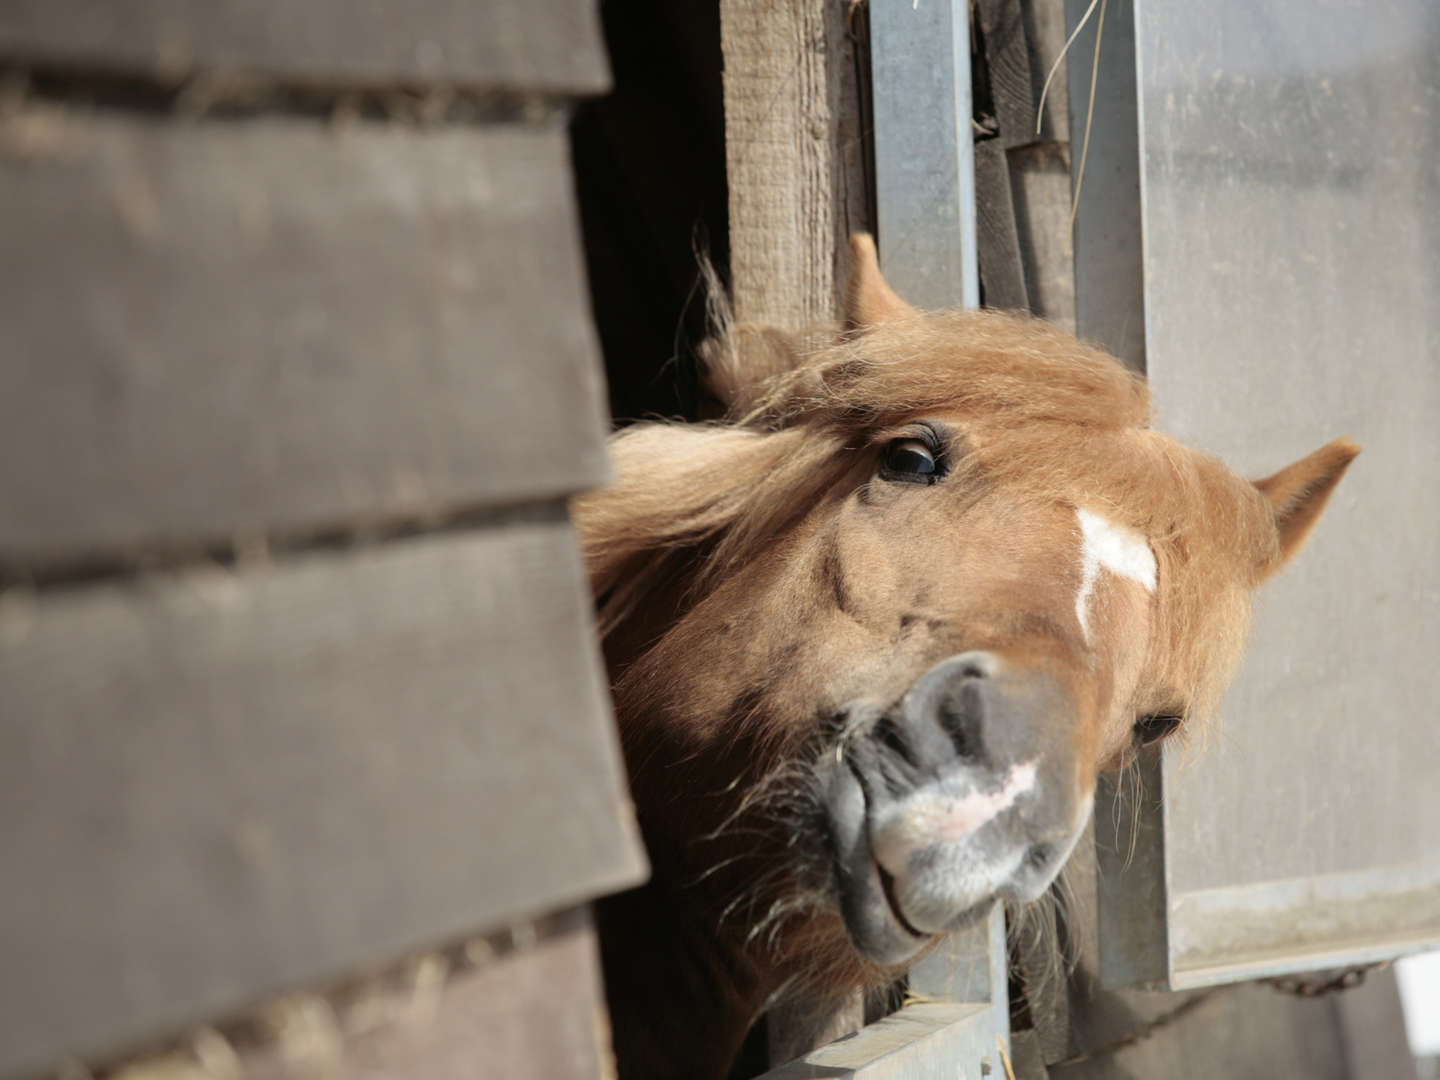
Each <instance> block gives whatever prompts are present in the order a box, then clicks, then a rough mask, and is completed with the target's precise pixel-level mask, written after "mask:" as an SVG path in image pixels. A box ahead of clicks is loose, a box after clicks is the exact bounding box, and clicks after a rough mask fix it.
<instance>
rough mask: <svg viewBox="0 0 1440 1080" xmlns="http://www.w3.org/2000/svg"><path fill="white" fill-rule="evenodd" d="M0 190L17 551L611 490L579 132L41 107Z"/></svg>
mask: <svg viewBox="0 0 1440 1080" xmlns="http://www.w3.org/2000/svg"><path fill="white" fill-rule="evenodd" d="M482 6H483V5H482ZM0 205H3V206H5V207H6V213H5V214H3V215H0V249H3V250H4V252H5V255H6V258H5V260H4V263H3V266H0V325H3V326H4V327H5V333H4V335H3V337H0V507H4V513H3V514H0V560H3V561H6V562H11V563H16V562H18V563H21V564H27V563H33V562H38V561H43V560H48V559H56V558H74V557H78V556H84V555H91V554H94V553H96V552H108V551H111V550H114V549H120V548H127V547H138V546H142V545H176V544H187V543H191V542H195V541H217V540H227V539H230V538H232V537H234V536H236V535H237V534H243V535H253V534H256V533H266V532H276V531H286V530H304V529H311V528H323V527H330V526H334V525H337V524H342V523H353V522H355V521H356V520H357V519H359V520H360V521H361V523H363V522H364V521H367V520H374V519H381V520H384V519H388V518H393V517H395V516H403V515H411V514H429V513H434V512H444V511H446V510H448V509H451V508H456V507H475V506H484V505H490V504H497V503H505V502H510V501H515V500H519V499H529V498H547V497H554V496H557V495H563V494H567V493H569V492H572V491H575V490H577V489H580V488H585V487H590V486H593V485H595V484H596V483H598V482H600V481H602V480H603V479H604V478H605V476H606V466H605V450H604V430H605V426H606V425H605V419H604V415H603V414H604V404H603V402H604V391H603V389H602V387H601V385H600V375H599V370H598V364H597V362H596V356H595V351H596V350H595V344H594V341H593V335H592V328H591V325H590V321H589V314H588V306H587V305H588V300H587V294H586V291H585V287H584V282H583V276H582V271H581V268H580V264H579V250H578V236H577V227H576V220H575V211H574V207H573V200H572V194H571V179H570V173H569V155H568V147H567V143H566V137H565V132H564V131H563V130H560V129H554V128H542V129H529V128H521V127H516V126H508V127H495V128H464V129H446V130H442V131H427V132H421V131H416V130H402V129H398V128H393V127H380V126H372V125H365V124H362V125H358V126H357V127H355V128H353V129H347V130H343V131H335V130H330V129H328V128H326V127H325V126H324V125H321V124H318V123H314V122H300V121H291V120H278V119H268V120H255V121H239V122H225V123H219V122H217V123H200V124H188V125H187V124H178V123H174V122H167V121H165V120H163V119H159V118H153V117H139V116H132V117H121V116H117V115H111V114H82V113H74V112H71V113H66V112H61V111H58V110H54V109H29V110H26V111H23V112H21V113H19V114H17V115H13V116H10V117H9V118H8V119H3V120H0Z"/></svg>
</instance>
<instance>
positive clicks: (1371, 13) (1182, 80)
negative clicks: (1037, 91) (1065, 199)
mask: <svg viewBox="0 0 1440 1080" xmlns="http://www.w3.org/2000/svg"><path fill="white" fill-rule="evenodd" d="M1085 6H1086V5H1085V4H1084V3H1081V2H1079V0H1070V3H1069V12H1070V15H1071V19H1072V23H1073V20H1074V18H1075V16H1076V15H1077V14H1078V13H1079V12H1080V11H1083V9H1084V7H1085ZM1108 6H1109V19H1108V20H1107V23H1106V27H1105V33H1104V39H1103V41H1104V52H1103V53H1102V56H1101V63H1100V68H1099V71H1100V82H1099V87H1098V89H1097V100H1096V102H1095V106H1094V111H1093V130H1092V134H1091V145H1090V153H1089V159H1088V164H1087V170H1086V175H1085V179H1084V183H1083V187H1082V195H1081V200H1080V208H1079V216H1078V221H1077V227H1076V276H1077V307H1078V311H1077V316H1078V323H1079V329H1080V333H1081V335H1082V336H1085V337H1090V338H1093V339H1098V340H1099V341H1101V342H1102V343H1103V344H1106V345H1107V346H1109V347H1110V348H1111V349H1112V350H1114V351H1117V352H1119V353H1120V354H1122V355H1123V356H1125V358H1126V359H1127V361H1129V362H1131V363H1132V364H1134V365H1135V366H1137V367H1140V368H1142V369H1148V370H1147V373H1148V377H1149V380H1150V383H1151V385H1152V387H1154V389H1155V391H1156V397H1157V401H1158V403H1159V407H1160V410H1161V413H1160V416H1159V426H1160V427H1161V428H1162V429H1164V430H1168V431H1170V432H1172V433H1174V434H1176V435H1178V436H1180V437H1181V438H1183V439H1185V440H1186V441H1187V442H1191V443H1197V444H1199V445H1202V446H1205V447H1207V448H1209V449H1213V450H1215V451H1217V452H1219V453H1221V454H1222V456H1224V457H1226V458H1227V459H1228V460H1230V461H1232V462H1233V463H1235V464H1237V465H1238V466H1239V467H1240V468H1241V469H1242V470H1244V471H1246V472H1248V473H1250V474H1251V475H1263V474H1264V473H1266V472H1269V471H1273V470H1274V469H1275V468H1277V467H1279V466H1281V465H1283V464H1285V463H1286V462H1287V461H1289V460H1293V459H1294V458H1295V457H1298V456H1300V455H1301V454H1303V453H1304V452H1307V451H1309V450H1312V449H1314V448H1315V447H1317V446H1319V445H1320V444H1321V443H1323V442H1324V441H1326V440H1327V439H1329V438H1331V437H1333V436H1335V435H1339V434H1342V433H1346V434H1350V435H1352V436H1354V437H1356V438H1357V439H1358V440H1359V441H1360V442H1361V443H1362V444H1363V445H1365V446H1366V450H1365V453H1364V454H1362V455H1361V458H1360V459H1359V461H1358V462H1357V464H1356V467H1355V468H1354V469H1353V470H1352V472H1351V475H1350V476H1349V477H1347V479H1346V481H1345V483H1344V485H1342V488H1341V491H1340V494H1339V497H1338V498H1337V500H1336V505H1335V506H1334V507H1333V508H1332V509H1331V510H1330V512H1329V514H1328V515H1327V518H1326V520H1325V521H1323V522H1322V523H1321V525H1320V528H1319V530H1318V531H1317V534H1316V536H1315V537H1314V539H1313V540H1312V541H1311V543H1310V545H1309V548H1308V549H1307V551H1306V552H1305V553H1304V555H1303V556H1302V557H1301V558H1300V559H1299V560H1298V561H1297V563H1296V564H1295V566H1293V567H1291V568H1289V569H1287V570H1286V571H1285V573H1284V575H1283V576H1282V577H1281V578H1280V579H1279V580H1277V581H1276V582H1275V583H1273V584H1270V585H1267V586H1266V588H1265V589H1264V591H1263V592H1262V594H1261V596H1260V604H1259V618H1258V620H1257V625H1256V627H1255V632H1254V635H1253V641H1252V645H1251V650H1250V653H1249V656H1248V658H1247V662H1246V669H1245V672H1244V673H1243V674H1242V676H1241V678H1240V679H1239V680H1238V681H1237V683H1236V686H1235V687H1234V689H1233V690H1232V692H1231V694H1230V695H1229V697H1228V698H1227V702H1226V705H1225V708H1224V710H1223V711H1224V714H1225V715H1224V726H1223V727H1222V728H1221V730H1220V734H1219V735H1218V736H1216V737H1213V738H1212V745H1210V746H1209V747H1208V748H1207V750H1206V753H1205V754H1204V755H1203V756H1200V755H1196V754H1193V753H1186V752H1180V753H1176V752H1172V751H1169V750H1167V751H1166V752H1165V753H1164V754H1163V755H1160V754H1155V755H1150V756H1147V757H1146V759H1145V760H1144V761H1142V763H1141V767H1140V772H1139V779H1140V781H1141V787H1142V789H1143V791H1144V795H1143V797H1142V798H1140V799H1139V800H1135V799H1133V798H1132V799H1129V800H1127V799H1125V798H1123V797H1122V793H1121V792H1118V791H1115V790H1114V789H1113V788H1112V789H1108V790H1107V789H1102V791H1101V792H1100V793H1099V795H1098V812H1097V816H1096V817H1097V820H1096V842H1097V848H1098V852H1097V854H1098V859H1099V867H1100V883H1101V892H1100V905H1099V915H1100V939H1101V974H1102V978H1103V979H1104V980H1105V982H1107V983H1108V984H1110V985H1112V986H1117V987H1118V986H1139V987H1148V988H1168V989H1173V990H1180V989H1189V988H1194V987H1200V986H1206V985H1211V984H1215V983H1222V982H1233V981H1240V980H1246V979H1255V978H1264V977H1270V976H1275V975H1281V974H1289V973H1297V972H1305V971H1311V970H1317V969H1329V968H1336V967H1344V966H1350V965H1358V964H1365V963H1369V962H1373V961H1379V960H1385V959H1389V958H1391V957H1394V956H1397V955H1401V954H1403V953H1406V952H1410V951H1414V950H1417V949H1420V948H1424V947H1427V946H1433V945H1435V944H1437V943H1440V826H1437V825H1436V824H1435V823H1436V822H1440V794H1437V793H1440V785H1437V784H1436V782H1435V777H1436V770H1437V767H1440V727H1437V725H1436V724H1435V722H1434V702H1435V701H1436V700H1437V698H1440V680H1437V669H1436V665H1435V664H1434V662H1433V658H1434V656H1436V655H1440V614H1437V612H1440V606H1437V600H1436V598H1437V596H1440V550H1437V544H1436V540H1435V535H1436V532H1437V530H1436V525H1437V522H1440V437H1437V434H1436V431H1437V427H1440V425H1436V423H1435V421H1436V419H1437V418H1440V359H1437V357H1440V319H1437V317H1436V315H1435V312H1434V304H1433V298H1434V296H1435V286H1436V284H1437V282H1440V226H1437V224H1436V222H1437V221H1440V168H1437V164H1436V162H1437V160H1440V107H1437V106H1436V104H1435V100H1436V96H1437V94H1440V77H1437V75H1436V73H1435V68H1434V65H1433V61H1432V60H1428V59H1427V58H1429V57H1433V56H1434V54H1435V47H1436V45H1437V44H1440V11H1437V10H1436V9H1435V7H1434V5H1433V4H1429V3H1426V2H1425V0H1387V2H1384V3H1369V2H1362V0H1348V2H1341V3H1338V4H1336V5H1330V6H1327V8H1326V9H1325V11H1323V12H1316V11H1315V10H1314V9H1313V8H1311V7H1310V6H1308V5H1296V6H1295V8H1294V10H1292V11H1289V12H1288V13H1287V11H1286V10H1285V9H1286V7H1287V5H1285V4H1279V5H1271V6H1269V7H1266V6H1261V7H1259V8H1257V7H1256V6H1255V5H1253V4H1245V3H1240V2H1239V0H1234V2H1231V0H1221V2H1219V3H1217V4H1210V5H1203V6H1200V7H1197V6H1195V5H1193V4H1189V3H1187V2H1184V0H1134V14H1133V20H1132V18H1131V12H1130V6H1131V5H1130V3H1129V0H1110V3H1109V5H1108ZM1093 34H1094V31H1093V27H1092V28H1090V29H1088V30H1087V31H1086V32H1084V33H1082V34H1081V35H1080V36H1079V37H1078V38H1077V40H1076V42H1075V45H1074V48H1073V51H1072V53H1071V58H1072V64H1071V84H1070V85H1071V121H1072V135H1073V140H1074V145H1076V146H1078V145H1079V143H1080V140H1081V139H1082V133H1083V130H1084V123H1085V112H1086V107H1087V101H1088V96H1089V79H1090V63H1089V58H1090V56H1091V51H1090V50H1091V47H1092V43H1093V41H1094V36H1093ZM1077 58H1078V59H1077ZM1081 60H1083V61H1084V62H1083V63H1082V62H1080V61H1081ZM1127 95H1130V97H1129V102H1133V104H1130V103H1129V102H1127ZM1142 237H1143V245H1142V244H1141V238H1142ZM1141 327H1143V331H1144V341H1143V343H1141V342H1139V341H1137V340H1136V336H1135V330H1136V329H1137V328H1141ZM1380 522H1383V523H1384V528H1383V530H1381V532H1380V533H1378V534H1377V529H1376V525H1377V523H1380ZM1427 657H1428V658H1429V659H1427ZM1112 807H1114V808H1115V809H1116V812H1115V813H1112V812H1111V809H1112Z"/></svg>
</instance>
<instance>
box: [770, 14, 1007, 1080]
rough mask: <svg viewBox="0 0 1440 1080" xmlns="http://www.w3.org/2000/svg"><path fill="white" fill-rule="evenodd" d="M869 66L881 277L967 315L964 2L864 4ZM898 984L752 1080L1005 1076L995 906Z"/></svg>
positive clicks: (971, 286)
mask: <svg viewBox="0 0 1440 1080" xmlns="http://www.w3.org/2000/svg"><path fill="white" fill-rule="evenodd" d="M870 63H871V74H872V83H873V86H874V110H875V200H876V211H877V215H878V230H877V231H878V234H879V235H878V241H879V248H880V261H881V265H882V266H883V267H884V270H885V276H886V279H887V280H888V281H889V282H890V284H891V285H892V286H893V287H894V288H895V289H896V291H898V292H899V293H900V294H901V295H902V296H904V297H905V298H906V299H908V300H910V301H911V302H912V303H916V304H919V305H921V306H924V307H955V306H957V305H958V306H963V307H977V306H979V303H980V275H979V266H978V262H977V249H976V229H975V159H974V143H973V136H972V133H971V128H970V115H971V104H970V24H969V4H968V3H967V0H940V2H937V0H920V2H915V0H908V2H907V0H875V2H873V3H872V4H871V7H870ZM916 102H925V103H926V107H925V108H916V107H915V103H916ZM909 985H910V992H911V994H912V995H913V996H914V997H916V998H921V999H930V1000H918V1001H915V1002H913V1003H912V1004H909V1005H906V1006H905V1007H904V1008H902V1009H900V1010H899V1011H898V1012H896V1013H894V1014H893V1015H891V1016H887V1017H885V1018H884V1019H882V1020H880V1021H878V1022H876V1023H874V1024H869V1025H867V1026H866V1027H864V1028H862V1029H861V1030H860V1031H859V1032H857V1033H856V1034H855V1035H852V1036H850V1037H849V1038H846V1039H841V1040H839V1041H837V1042H834V1043H831V1044H830V1045H828V1046H823V1047H821V1048H820V1049H818V1050H815V1051H813V1052H811V1053H809V1054H806V1055H805V1056H804V1057H802V1058H800V1059H799V1060H797V1061H793V1062H791V1063H789V1064H787V1065H782V1066H781V1067H779V1068H777V1069H773V1070H771V1071H770V1072H767V1073H765V1074H764V1077H763V1078H762V1080H800V1078H802V1077H821V1076H823V1077H846V1076H849V1077H865V1078H868V1080H881V1078H885V1077H905V1078H906V1080H928V1078H930V1077H934V1078H936V1080H940V1078H942V1077H943V1078H944V1080H966V1078H976V1080H978V1078H979V1077H982V1076H999V1075H1003V1073H1002V1070H1001V1061H1000V1060H998V1059H999V1056H1000V1055H1001V1054H1002V1053H1003V1054H1005V1055H1008V1054H1009V1052H1010V1005H1009V996H1008V986H1007V963H1006V948H1005V913H1004V910H1003V908H1002V907H1001V906H1000V905H998V904H997V905H996V906H995V907H994V908H993V909H992V910H991V912H990V914H989V916H988V917H987V918H986V919H985V920H983V921H982V922H981V923H979V924H978V925H977V926H975V927H974V928H972V929H971V930H969V931H966V932H964V933H960V934H954V935H951V936H950V938H948V939H947V940H946V941H944V942H942V943H941V945H940V947H939V948H937V949H936V950H935V951H934V952H933V953H931V954H930V955H929V956H928V957H926V958H925V959H924V960H922V961H921V962H920V963H918V964H917V965H916V966H915V967H914V969H913V970H912V971H911V973H910V981H909Z"/></svg>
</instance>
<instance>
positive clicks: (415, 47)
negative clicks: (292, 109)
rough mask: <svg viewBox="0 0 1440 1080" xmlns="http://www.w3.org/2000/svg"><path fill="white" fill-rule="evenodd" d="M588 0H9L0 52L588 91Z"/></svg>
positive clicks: (135, 68)
mask: <svg viewBox="0 0 1440 1080" xmlns="http://www.w3.org/2000/svg"><path fill="white" fill-rule="evenodd" d="M598 7H599V5H598V4H597V3H596V2H595V0H544V2H543V3H529V2H527V0H483V2H480V3H476V2H474V0H305V2H303V3H300V2H296V0H207V2H206V3H203V4H197V3H193V2H191V0H7V3H5V4H3V5H0V54H4V55H5V56H6V58H7V59H14V60H20V61H22V62H26V61H28V62H31V63H35V62H44V63H47V64H64V65H69V66H71V67H76V68H79V69H81V71H82V72H83V71H85V70H95V69H99V70H112V71H113V70H117V69H118V70H122V71H132V72H138V73H143V74H154V75H159V76H161V77H166V78H169V77H176V76H181V75H184V74H187V73H189V72H191V71H193V70H220V71H244V72H254V73H259V74H264V75H269V76H275V77H280V78H284V79H289V80H294V81H299V82H307V83H316V82H343V83H359V84H379V83H386V82H392V81H397V80H398V81H405V82H445V83H460V84H462V85H466V86H472V87H481V88H507V89H519V90H547V91H559V92H564V93H599V92H601V91H603V90H604V89H606V87H607V86H608V84H609V69H608V65H607V63H606V58H605V50H604V44H603V40H602V38H601V34H600V20H599V12H598Z"/></svg>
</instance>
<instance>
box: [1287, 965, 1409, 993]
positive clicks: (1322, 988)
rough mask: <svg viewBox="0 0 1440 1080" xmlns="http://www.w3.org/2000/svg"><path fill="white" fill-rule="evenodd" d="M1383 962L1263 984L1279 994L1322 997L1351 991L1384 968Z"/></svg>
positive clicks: (1291, 976)
mask: <svg viewBox="0 0 1440 1080" xmlns="http://www.w3.org/2000/svg"><path fill="white" fill-rule="evenodd" d="M1386 966H1387V964H1386V963H1385V962H1380V963H1375V964H1361V965H1359V966H1357V967H1351V968H1339V969H1337V970H1335V971H1320V972H1316V973H1315V974H1313V975H1310V976H1308V977H1301V976H1299V975H1282V976H1279V977H1277V978H1274V979H1266V980H1265V982H1266V983H1267V984H1269V985H1270V986H1272V987H1273V988H1274V989H1276V990H1279V991H1280V992H1281V993H1285V994H1294V995H1295V996H1296V997H1302V998H1318V997H1324V996H1325V995H1326V994H1334V993H1338V992H1339V991H1341V990H1351V989H1354V988H1355V987H1357V986H1359V985H1360V984H1361V983H1363V982H1364V981H1365V976H1366V975H1368V974H1369V973H1370V972H1372V971H1374V970H1375V969H1376V968H1383V967H1386Z"/></svg>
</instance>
